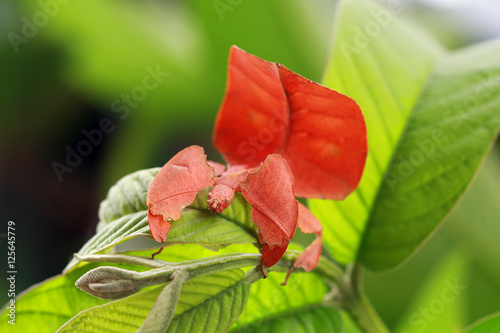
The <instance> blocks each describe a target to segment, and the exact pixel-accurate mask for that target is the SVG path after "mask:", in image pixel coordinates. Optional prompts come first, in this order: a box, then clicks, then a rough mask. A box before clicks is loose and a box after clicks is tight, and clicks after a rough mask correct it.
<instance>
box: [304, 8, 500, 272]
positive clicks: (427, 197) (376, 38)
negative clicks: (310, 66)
mask: <svg viewBox="0 0 500 333" xmlns="http://www.w3.org/2000/svg"><path fill="white" fill-rule="evenodd" d="M394 8H396V9H394ZM397 8H398V7H389V8H384V7H382V6H381V5H378V4H376V3H375V2H373V1H371V0H346V1H344V2H342V6H341V12H340V15H339V17H340V19H339V21H338V26H337V33H336V38H335V41H336V42H335V47H334V50H333V55H332V61H331V63H330V67H329V70H328V73H327V76H326V78H325V84H326V85H327V86H329V87H330V88H333V89H335V90H339V91H340V92H342V93H344V94H346V95H348V96H350V97H352V98H354V99H355V100H356V101H357V102H358V103H359V105H360V106H361V109H362V110H363V113H364V115H365V119H366V123H367V128H368V142H369V146H370V153H369V156H368V159H367V164H366V169H365V173H364V175H363V178H362V180H361V183H360V186H359V187H358V189H357V190H356V191H355V192H354V193H353V194H352V195H351V196H349V197H348V198H347V199H346V200H344V201H343V202H332V201H320V200H311V201H310V207H311V210H312V211H313V212H314V213H315V214H316V216H318V218H319V219H320V220H321V221H322V223H323V226H324V233H323V237H324V242H325V245H326V247H327V249H328V250H329V251H330V252H331V253H332V255H333V256H334V257H335V258H336V259H337V260H339V261H341V262H343V263H349V262H354V261H360V262H361V263H363V264H364V265H365V266H367V267H368V268H371V269H374V270H382V269H388V268H391V267H394V266H396V265H398V264H399V263H401V262H402V261H403V260H405V259H406V258H407V257H408V256H409V255H410V254H411V253H413V252H414V251H415V250H416V249H417V248H418V247H419V246H420V245H421V244H422V242H423V241H424V240H425V239H426V238H427V237H428V236H429V235H430V234H431V233H432V231H433V230H435V228H436V227H437V226H438V225H439V223H440V222H441V221H443V220H444V218H445V217H446V216H447V214H448V213H449V212H450V210H451V209H452V208H453V206H454V205H455V204H456V202H457V201H458V200H459V198H460V197H461V195H462V194H463V193H464V191H465V190H466V189H467V186H468V185H469V183H470V182H471V180H472V178H473V176H474V175H475V173H476V171H477V169H478V167H479V165H480V164H481V161H482V159H483V157H484V156H485V154H486V153H487V151H488V149H489V148H490V146H491V143H492V141H493V140H494V138H495V137H496V135H497V133H498V130H499V128H500V113H499V112H498V109H499V108H500V99H499V98H497V97H495V94H494V92H495V91H498V90H499V89H500V59H499V58H498V56H497V54H498V53H499V52H500V43H499V42H491V43H488V44H482V45H478V46H475V47H471V48H469V49H465V50H462V51H458V52H454V53H444V52H443V51H442V50H441V49H440V48H439V47H438V46H436V45H435V44H434V43H433V42H432V41H430V40H429V38H428V37H427V36H426V35H425V34H424V33H423V32H420V31H419V30H418V29H416V28H415V27H413V26H410V25H409V24H408V23H405V22H403V21H402V20H400V19H399V18H398V17H396V14H397V13H398V10H397ZM396 45H397V46H396ZM497 96H498V95H497Z"/></svg>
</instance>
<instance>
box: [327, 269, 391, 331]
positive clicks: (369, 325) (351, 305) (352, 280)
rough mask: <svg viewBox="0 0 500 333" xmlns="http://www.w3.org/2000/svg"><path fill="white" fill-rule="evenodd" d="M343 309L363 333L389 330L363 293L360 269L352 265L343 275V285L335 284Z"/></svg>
mask: <svg viewBox="0 0 500 333" xmlns="http://www.w3.org/2000/svg"><path fill="white" fill-rule="evenodd" d="M337 286H338V287H339V290H340V292H341V295H340V296H341V297H342V302H341V305H342V307H343V309H344V310H345V311H346V312H347V313H348V314H349V316H350V317H351V318H352V319H353V321H354V322H355V323H356V324H357V325H358V327H359V328H360V329H361V330H362V331H363V332H365V333H389V332H390V331H389V329H388V328H387V327H386V326H385V324H384V322H383V321H382V320H381V319H380V317H379V316H378V314H377V312H376V311H375V309H374V308H373V306H372V304H371V303H370V301H369V299H368V297H366V295H365V293H364V291H363V278H362V267H361V266H359V265H354V267H353V268H352V269H351V270H348V272H347V274H346V275H345V279H344V283H341V284H340V285H339V284H337Z"/></svg>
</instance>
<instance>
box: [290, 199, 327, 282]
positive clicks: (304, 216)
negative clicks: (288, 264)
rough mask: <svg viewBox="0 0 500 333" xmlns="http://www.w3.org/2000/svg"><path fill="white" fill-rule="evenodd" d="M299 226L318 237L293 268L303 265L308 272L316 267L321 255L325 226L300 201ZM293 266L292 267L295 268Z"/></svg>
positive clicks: (305, 231)
mask: <svg viewBox="0 0 500 333" xmlns="http://www.w3.org/2000/svg"><path fill="white" fill-rule="evenodd" d="M298 226H299V228H300V230H302V232H304V233H306V234H316V236H317V238H316V239H315V240H314V241H313V242H312V243H311V244H310V245H309V246H308V247H307V248H306V249H305V250H304V252H302V253H301V254H300V256H299V257H298V258H297V260H295V262H294V263H293V268H295V267H302V268H303V269H304V270H306V271H307V272H309V271H311V270H313V269H314V267H316V265H317V264H318V261H319V257H320V255H321V243H322V240H321V236H322V233H323V227H322V226H321V223H320V222H319V220H318V219H317V218H316V217H315V216H314V215H313V213H311V211H310V210H309V209H307V207H306V206H304V205H303V204H301V203H299V221H298ZM293 268H292V269H293Z"/></svg>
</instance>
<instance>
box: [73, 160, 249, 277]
mask: <svg viewBox="0 0 500 333" xmlns="http://www.w3.org/2000/svg"><path fill="white" fill-rule="evenodd" d="M144 173H145V175H146V176H148V175H150V171H148V170H145V171H144ZM138 175H140V172H138V173H134V174H132V175H130V176H127V177H125V178H124V179H122V180H120V181H119V182H118V183H117V185H115V186H114V187H113V188H111V190H110V192H109V195H108V197H107V198H106V200H105V201H103V204H102V205H101V209H100V214H99V215H100V216H101V218H104V221H108V223H107V224H105V223H101V224H100V227H99V228H98V231H97V233H96V234H95V235H94V236H93V237H92V238H91V239H90V240H89V241H88V242H87V243H86V244H85V245H84V246H83V247H82V248H81V249H80V251H79V252H78V254H79V255H87V254H96V253H99V252H102V251H104V250H105V249H108V248H111V247H113V246H115V245H117V244H120V243H122V242H124V241H125V240H128V239H130V238H134V237H138V236H147V237H151V232H150V230H149V225H148V218H147V210H139V211H137V212H135V213H134V212H133V211H134V209H140V208H143V207H147V206H146V202H145V201H146V193H144V188H145V187H146V183H145V182H144V181H143V179H144V178H146V177H138ZM148 186H149V185H148ZM146 188H147V187H146ZM207 194H208V189H205V190H202V191H200V192H199V193H198V194H197V196H196V198H195V200H194V201H193V203H192V204H191V205H190V206H188V207H186V208H185V209H184V210H183V212H182V216H181V218H180V219H179V220H177V221H175V222H173V223H172V227H171V229H170V232H169V234H168V238H167V243H201V244H204V245H205V246H207V247H210V248H214V249H218V248H219V247H223V246H226V245H228V244H244V243H257V242H258V240H257V231H256V228H255V226H254V225H253V222H252V218H251V207H250V205H249V204H248V203H247V202H246V200H245V199H244V198H243V196H242V195H241V194H239V193H236V195H235V197H234V199H233V201H232V203H231V205H229V207H228V208H227V209H225V210H224V212H222V213H220V214H212V213H211V212H210V211H209V209H208V205H207ZM137 207H139V208H137ZM127 213H128V214H127ZM122 214H127V215H123V216H121V217H119V216H120V215H122ZM109 221H111V222H109ZM77 263H78V261H77V260H76V259H73V260H71V261H70V263H69V264H68V265H67V266H66V268H65V272H68V271H69V270H70V269H72V268H73V267H74V266H75V265H76V264H77Z"/></svg>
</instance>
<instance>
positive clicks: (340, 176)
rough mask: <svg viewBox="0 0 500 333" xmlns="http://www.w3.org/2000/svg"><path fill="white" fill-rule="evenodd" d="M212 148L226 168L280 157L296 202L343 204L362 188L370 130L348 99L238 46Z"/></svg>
mask: <svg viewBox="0 0 500 333" xmlns="http://www.w3.org/2000/svg"><path fill="white" fill-rule="evenodd" d="M213 143H214V146H215V147H216V148H217V149H218V150H219V151H220V152H221V153H222V154H223V156H224V158H225V160H226V162H227V163H228V164H229V165H248V166H249V167H255V166H258V164H259V163H260V162H262V161H263V160H264V159H265V158H266V157H267V155H269V154H273V153H277V154H281V155H282V156H283V157H284V158H285V159H286V160H287V162H288V164H289V166H290V169H291V170H292V173H293V175H294V177H295V187H294V192H295V195H296V196H298V197H304V198H323V199H332V200H341V199H344V198H345V197H346V196H347V195H348V194H349V193H351V192H352V191H353V190H354V189H355V188H356V187H357V185H358V183H359V180H360V179H361V174H362V172H363V168H364V164H365V160H366V154H367V151H368V147H367V141H366V126H365V122H364V118H363V114H362V113H361V110H360V108H359V106H358V105H357V104H356V102H354V101H353V100H352V99H351V98H349V97H347V96H345V95H342V94H340V93H338V92H336V91H334V90H331V89H328V88H326V87H324V86H321V85H319V84H317V83H315V82H312V81H310V80H308V79H306V78H304V77H302V76H300V75H298V74H295V73H293V72H292V71H290V70H288V69H287V68H285V67H284V66H282V65H279V64H277V63H271V62H268V61H266V60H263V59H260V58H258V57H256V56H254V55H251V54H249V53H246V52H245V51H243V50H241V49H239V48H237V47H235V46H233V47H232V48H231V52H230V54H229V69H228V83H227V87H226V95H225V98H224V101H223V102H222V105H221V108H220V109H219V113H218V115H217V119H216V123H215V128H214V136H213Z"/></svg>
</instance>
